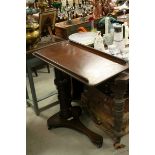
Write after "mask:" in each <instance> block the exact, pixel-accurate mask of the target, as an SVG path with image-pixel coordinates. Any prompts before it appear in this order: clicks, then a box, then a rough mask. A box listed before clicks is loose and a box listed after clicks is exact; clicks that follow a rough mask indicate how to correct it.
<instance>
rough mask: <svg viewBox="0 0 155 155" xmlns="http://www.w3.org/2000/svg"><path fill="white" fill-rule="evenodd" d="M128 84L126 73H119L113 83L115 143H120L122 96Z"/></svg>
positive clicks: (122, 111) (123, 101)
mask: <svg viewBox="0 0 155 155" xmlns="http://www.w3.org/2000/svg"><path fill="white" fill-rule="evenodd" d="M128 83H129V75H128V73H121V74H120V75H119V76H118V77H117V78H116V79H115V81H114V85H113V88H112V90H113V93H114V132H115V135H116V139H115V143H120V140H121V137H122V135H123V133H122V125H123V114H124V105H125V99H124V95H125V94H126V91H127V88H128Z"/></svg>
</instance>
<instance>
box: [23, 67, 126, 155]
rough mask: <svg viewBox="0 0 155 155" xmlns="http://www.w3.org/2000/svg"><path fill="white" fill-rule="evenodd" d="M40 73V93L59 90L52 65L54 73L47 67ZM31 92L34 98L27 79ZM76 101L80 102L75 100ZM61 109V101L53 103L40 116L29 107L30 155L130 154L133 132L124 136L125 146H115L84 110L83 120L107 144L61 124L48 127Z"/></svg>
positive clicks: (27, 119)
mask: <svg viewBox="0 0 155 155" xmlns="http://www.w3.org/2000/svg"><path fill="white" fill-rule="evenodd" d="M38 75H39V76H38V77H35V76H34V82H35V88H36V92H37V96H39V97H42V96H44V95H45V94H48V93H50V92H51V91H53V90H55V89H56V88H55V86H54V82H53V80H54V73H53V69H52V67H51V73H50V74H49V73H47V69H46V68H44V69H41V70H39V71H38ZM27 85H28V92H29V96H30V98H31V93H30V89H29V83H28V79H27ZM56 100H57V95H55V96H52V97H50V98H48V99H46V100H43V101H41V102H39V107H42V106H45V105H48V104H49V103H52V102H54V101H56ZM73 104H76V103H73ZM58 111H59V105H56V106H53V107H51V108H49V109H47V110H45V111H43V112H41V114H40V115H39V116H36V115H35V113H34V111H33V108H32V107H27V108H26V151H27V153H26V154H27V155H128V154H129V150H128V149H129V136H128V135H126V136H124V137H123V138H122V141H121V142H122V143H123V144H125V145H126V147H125V148H123V149H120V150H115V149H114V148H113V141H112V139H111V138H110V137H109V136H108V135H107V134H106V133H105V132H104V131H102V130H101V129H99V128H98V127H97V126H96V125H95V123H94V122H93V121H92V120H91V119H90V117H89V116H87V114H85V113H82V115H81V117H80V120H81V121H82V122H83V124H84V125H85V126H87V127H88V128H89V129H91V130H92V131H94V132H96V133H98V134H100V135H102V136H103V146H102V147H101V148H97V147H96V146H95V145H94V144H93V143H92V142H91V141H90V140H89V139H88V137H87V136H85V135H83V134H81V133H79V132H77V131H74V130H72V129H67V128H57V129H52V130H48V129H47V124H46V122H47V119H48V118H49V117H50V116H52V115H53V114H55V113H56V112H58Z"/></svg>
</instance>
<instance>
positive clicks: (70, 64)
mask: <svg viewBox="0 0 155 155" xmlns="http://www.w3.org/2000/svg"><path fill="white" fill-rule="evenodd" d="M34 55H35V56H36V57H38V58H40V59H42V60H44V61H46V62H47V63H49V64H51V65H53V66H54V67H56V68H57V69H59V70H61V71H63V72H65V73H67V74H69V75H70V76H72V77H74V78H76V79H78V80H79V81H81V82H83V83H85V84H87V85H92V86H94V85H97V84H99V83H101V82H103V81H105V80H107V79H109V78H111V77H113V76H115V75H117V74H119V73H120V72H122V71H124V70H126V69H128V64H127V63H126V62H125V61H123V60H121V59H118V58H115V57H113V56H110V55H108V54H106V53H103V52H100V51H97V50H95V49H93V48H91V47H87V46H83V45H80V44H77V43H73V42H71V41H62V42H58V43H54V44H52V45H51V46H48V47H46V48H43V49H40V50H38V51H36V52H34Z"/></svg>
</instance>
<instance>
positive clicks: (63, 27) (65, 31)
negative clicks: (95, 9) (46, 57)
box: [55, 18, 100, 39]
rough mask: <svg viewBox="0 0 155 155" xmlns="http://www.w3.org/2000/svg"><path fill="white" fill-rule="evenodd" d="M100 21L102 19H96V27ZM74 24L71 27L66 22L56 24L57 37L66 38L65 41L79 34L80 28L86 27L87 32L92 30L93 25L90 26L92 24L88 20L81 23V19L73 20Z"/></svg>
mask: <svg viewBox="0 0 155 155" xmlns="http://www.w3.org/2000/svg"><path fill="white" fill-rule="evenodd" d="M99 20H100V19H96V20H95V22H94V24H95V25H96V24H97V22H98V21H99ZM72 22H73V23H72V24H71V25H69V24H66V21H64V22H60V23H56V24H55V34H56V36H59V37H61V38H64V39H68V36H69V35H71V34H73V33H76V32H78V28H79V27H84V28H86V29H87V30H90V29H91V25H90V22H89V21H88V20H87V21H81V20H80V18H76V19H73V20H72Z"/></svg>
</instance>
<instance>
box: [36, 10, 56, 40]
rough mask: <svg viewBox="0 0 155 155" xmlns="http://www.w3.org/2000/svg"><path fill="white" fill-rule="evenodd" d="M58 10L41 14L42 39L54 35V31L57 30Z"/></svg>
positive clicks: (40, 29) (40, 28)
mask: <svg viewBox="0 0 155 155" xmlns="http://www.w3.org/2000/svg"><path fill="white" fill-rule="evenodd" d="M55 21H56V10H54V9H52V10H48V11H45V12H41V13H39V32H40V37H43V36H47V35H49V34H50V35H52V30H54V28H55Z"/></svg>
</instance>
